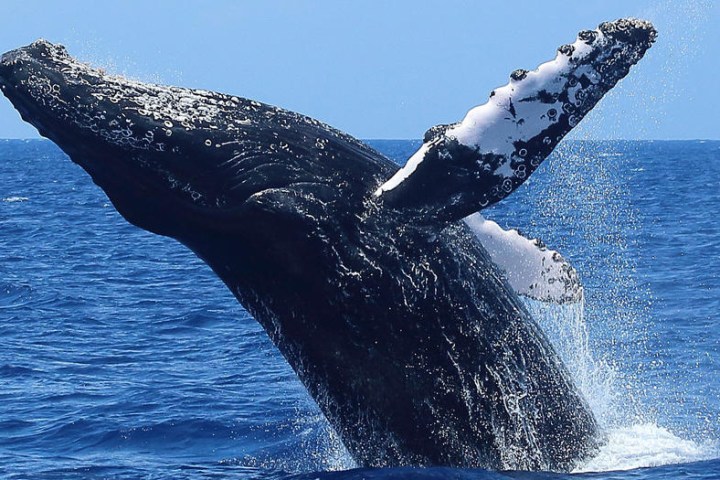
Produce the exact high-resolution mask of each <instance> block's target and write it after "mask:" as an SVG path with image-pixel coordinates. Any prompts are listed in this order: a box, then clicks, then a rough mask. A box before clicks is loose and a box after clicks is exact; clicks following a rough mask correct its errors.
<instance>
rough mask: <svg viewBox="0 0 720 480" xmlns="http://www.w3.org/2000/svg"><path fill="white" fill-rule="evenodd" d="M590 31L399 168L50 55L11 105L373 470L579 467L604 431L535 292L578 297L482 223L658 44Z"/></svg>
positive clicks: (300, 128)
mask: <svg viewBox="0 0 720 480" xmlns="http://www.w3.org/2000/svg"><path fill="white" fill-rule="evenodd" d="M655 35H656V33H655V30H654V29H653V27H652V25H650V24H649V23H647V22H645V21H641V20H634V19H621V20H617V21H614V22H607V23H603V24H601V25H600V26H599V27H598V28H597V29H595V30H587V31H583V32H581V33H580V34H579V36H578V38H577V39H576V40H575V41H574V42H573V43H571V44H568V45H564V46H562V47H560V48H559V50H558V52H557V54H556V57H555V58H554V59H553V60H551V61H549V62H547V63H544V64H542V65H540V67H538V68H537V69H536V70H534V71H526V70H517V71H515V72H513V73H512V75H511V77H510V81H509V83H508V84H507V85H506V86H504V87H501V88H498V89H497V90H495V91H494V92H492V94H491V95H490V99H489V100H488V102H487V103H486V104H484V105H481V106H479V107H476V108H473V109H472V110H470V111H469V112H468V113H467V115H466V116H465V118H464V119H463V120H462V121H460V122H457V123H455V124H451V125H439V126H437V127H433V128H431V129H430V130H428V132H427V133H426V134H425V137H424V143H423V144H422V146H421V147H420V148H419V150H418V151H417V152H416V153H415V154H414V155H413V156H412V157H410V158H409V160H408V161H407V163H406V165H405V166H404V167H402V168H399V167H398V166H396V165H395V164H394V163H393V162H391V161H390V160H388V159H387V158H385V157H384V156H383V155H381V154H380V153H378V152H377V151H375V150H373V149H372V148H370V147H368V146H366V145H365V144H363V143H362V142H360V141H358V140H356V139H354V138H352V137H351V136H349V135H346V134H344V133H342V132H340V131H338V130H335V129H333V128H331V127H329V126H327V125H324V124H322V123H321V122H319V121H317V120H314V119H312V118H309V117H306V116H303V115H300V114H297V113H293V112H290V111H287V110H283V109H281V108H277V107H274V106H271V105H267V104H263V103H261V102H257V101H254V100H250V99H245V98H241V97H236V96H232V95H225V94H221V93H215V92H209V91H203V90H191V89H186V88H179V87H169V86H161V85H154V84H147V83H142V82H138V81H133V80H129V79H126V78H122V77H118V76H112V75H109V74H106V73H105V72H104V71H102V70H99V69H95V68H93V67H91V66H89V65H86V64H83V63H81V62H79V61H77V60H75V59H74V58H72V57H71V56H70V55H69V54H68V53H67V51H66V50H65V48H64V47H62V46H60V45H54V44H51V43H49V42H47V41H44V40H39V41H36V42H35V43H33V44H31V45H29V46H26V47H23V48H20V49H17V50H14V51H11V52H8V53H6V54H4V55H3V56H2V58H1V59H0V88H1V89H2V92H3V93H4V95H5V96H6V97H7V98H8V99H9V100H10V101H11V102H12V103H13V105H14V106H15V107H16V109H17V110H18V111H19V112H20V114H21V116H22V117H23V119H24V120H26V121H28V122H30V123H31V124H33V125H34V126H35V127H36V128H37V129H38V131H39V132H40V134H41V135H43V136H45V137H47V138H49V139H51V140H52V141H53V142H55V143H56V144H57V145H58V146H59V147H60V148H61V149H62V150H64V151H65V152H66V153H67V155H68V156H69V157H70V158H71V159H72V161H74V162H75V163H77V164H78V165H80V166H81V167H82V168H83V169H84V170H85V171H87V173H88V174H89V175H91V177H92V179H93V181H94V182H95V183H96V184H97V185H98V186H99V187H100V188H102V189H103V190H104V191H105V192H106V194H107V196H108V197H109V199H110V200H111V201H112V203H113V205H114V206H115V207H116V208H117V210H118V211H119V212H120V213H121V214H122V215H123V216H124V217H125V218H126V219H127V220H128V221H129V222H131V223H132V224H134V225H137V226H138V227H140V228H144V229H146V230H149V231H151V232H154V233H157V234H160V235H164V236H168V237H171V238H173V239H175V240H177V241H179V242H181V243H182V244H184V245H185V246H187V247H188V248H190V249H191V250H192V251H193V252H195V253H196V254H197V255H198V256H199V257H200V258H202V259H203V260H204V261H205V262H206V263H207V264H208V265H209V266H210V267H211V268H212V269H213V271H214V272H215V273H216V274H217V275H218V276H219V277H220V278H221V279H222V281H223V282H224V283H225V284H226V285H227V287H228V288H229V289H230V290H231V292H232V293H233V294H234V295H235V297H236V298H237V299H238V300H239V302H240V303H241V304H242V305H243V306H244V307H245V308H246V309H247V310H248V311H249V312H250V313H251V314H252V316H253V317H254V318H255V320H257V321H258V322H259V323H260V324H261V325H262V327H263V328H264V329H265V331H266V332H267V334H268V335H269V337H270V338H271V339H272V341H273V342H274V344H275V345H276V346H277V348H278V350H279V351H280V352H281V353H282V355H283V356H284V357H285V359H286V360H287V361H288V363H289V364H290V365H291V366H292V368H293V369H294V371H295V372H296V373H297V376H298V377H299V379H300V380H301V381H302V383H303V384H304V385H305V387H306V388H307V390H308V392H309V393H310V395H311V396H312V397H313V398H314V399H315V401H316V402H317V404H318V405H319V407H320V408H321V410H322V412H323V413H324V415H325V416H326V417H327V419H328V420H329V422H330V423H331V424H332V426H333V427H334V428H335V430H336V431H337V433H338V434H339V436H340V438H341V439H342V441H343V443H344V444H345V446H346V447H347V449H348V451H349V452H350V453H351V455H352V456H353V457H354V459H355V460H356V461H357V462H358V464H360V465H363V466H407V465H414V466H425V465H449V466H456V467H482V468H490V469H532V470H556V471H567V470H570V469H572V468H573V467H574V465H576V463H577V462H578V461H580V460H582V459H583V458H586V457H588V456H589V455H592V454H593V452H595V451H596V449H597V448H598V445H599V444H600V443H601V442H602V432H601V431H600V430H599V428H598V425H597V422H596V420H595V418H594V417H593V414H592V412H591V411H590V409H589V407H588V405H587V403H586V402H585V400H584V399H583V398H582V395H581V394H580V393H579V391H578V390H577V388H576V387H575V385H574V384H573V382H572V379H571V378H570V376H569V374H568V372H567V370H566V368H565V367H564V365H563V364H562V362H561V361H560V359H559V357H558V355H557V354H556V353H555V351H554V350H553V348H552V346H551V344H550V343H549V341H548V340H547V339H546V337H545V335H544V334H543V332H542V331H541V329H540V328H539V326H538V324H537V323H536V322H535V321H534V320H533V318H531V316H530V314H529V313H528V311H527V310H526V308H525V307H524V306H523V303H522V301H521V300H520V298H519V295H528V296H533V297H534V298H538V299H540V300H545V301H559V302H564V301H574V300H577V298H578V297H579V296H581V295H582V287H581V285H580V283H579V280H578V276H577V274H576V272H575V271H574V270H573V269H572V267H570V266H569V264H568V263H567V262H566V261H565V260H564V259H563V258H562V257H561V256H560V255H559V254H558V253H557V252H554V251H552V250H549V249H547V248H546V247H544V246H543V245H542V244H540V243H539V242H536V241H531V240H527V239H524V238H523V237H521V236H520V235H519V234H518V233H517V232H515V231H509V232H508V231H504V230H503V229H501V228H500V227H499V226H497V224H494V223H493V222H491V221H490V220H486V219H484V218H483V217H482V216H480V214H479V213H477V212H479V211H480V210H482V209H483V208H485V207H487V206H489V205H492V204H493V203H495V202H498V201H500V200H502V199H503V198H505V197H506V196H507V195H508V194H510V193H511V192H512V191H513V190H515V189H516V188H517V187H518V186H519V185H521V184H522V183H523V182H524V181H525V180H526V179H527V178H528V177H529V175H530V174H531V173H532V172H533V171H534V170H535V169H536V168H537V167H538V166H539V165H540V163H541V162H542V161H543V160H544V159H545V158H546V157H547V156H548V155H549V154H550V153H551V152H552V150H553V149H554V148H555V146H556V145H557V144H558V142H560V141H561V140H562V138H563V137H564V136H565V135H566V134H567V133H568V132H569V131H570V130H571V129H572V128H573V127H574V126H575V125H577V123H578V122H579V121H580V120H581V119H582V118H583V117H584V116H585V115H586V114H587V113H588V112H589V111H590V109H591V108H593V106H594V105H595V104H596V103H597V102H598V101H599V100H600V98H601V97H602V96H603V95H604V94H605V93H606V92H607V91H608V90H609V89H611V88H612V87H613V86H614V85H615V84H616V83H617V82H618V81H619V80H620V79H621V78H623V77H625V76H626V75H627V73H628V72H629V69H630V67H631V66H632V65H634V64H635V63H636V62H638V61H639V60H640V58H641V57H642V56H643V55H644V53H645V51H646V50H647V49H648V48H649V47H650V46H651V44H652V43H653V41H654V39H655Z"/></svg>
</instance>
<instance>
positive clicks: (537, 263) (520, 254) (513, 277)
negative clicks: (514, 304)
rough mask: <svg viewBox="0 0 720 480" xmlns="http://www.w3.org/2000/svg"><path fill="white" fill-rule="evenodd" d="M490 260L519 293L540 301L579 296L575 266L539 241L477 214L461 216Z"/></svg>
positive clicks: (580, 294)
mask: <svg viewBox="0 0 720 480" xmlns="http://www.w3.org/2000/svg"><path fill="white" fill-rule="evenodd" d="M465 223H466V224H467V225H468V226H469V227H470V229H471V230H472V231H473V233H474V234H475V236H476V237H477V238H478V240H479V241H480V243H481V244H482V246H483V247H485V250H487V252H488V253H489V254H490V258H492V260H493V262H495V264H496V265H497V266H498V267H500V268H501V269H502V270H503V271H504V272H505V274H506V276H507V280H508V283H510V286H511V287H513V289H514V290H515V291H516V292H517V293H518V294H520V295H524V296H526V297H530V298H533V299H535V300H540V301H543V302H554V303H569V302H578V301H580V300H581V299H582V296H583V288H582V284H581V283H580V279H579V278H578V274H577V272H576V271H575V269H574V268H573V267H572V266H571V265H570V264H569V263H568V262H567V261H566V260H565V259H564V258H563V257H562V255H560V254H559V253H558V252H556V251H555V250H550V249H548V248H547V247H545V246H544V245H543V244H542V242H540V241H539V240H536V239H535V240H528V239H527V238H525V237H523V236H522V235H520V234H519V233H518V231H517V230H503V229H502V228H500V226H499V225H498V224H497V223H495V222H492V221H490V220H486V219H485V218H484V217H483V216H482V215H480V214H479V213H475V214H473V215H470V216H469V217H467V218H465Z"/></svg>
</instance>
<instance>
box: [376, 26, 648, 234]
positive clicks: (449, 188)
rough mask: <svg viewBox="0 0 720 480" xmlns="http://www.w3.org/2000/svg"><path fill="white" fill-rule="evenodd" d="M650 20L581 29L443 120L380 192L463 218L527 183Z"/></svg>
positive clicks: (415, 208)
mask: <svg viewBox="0 0 720 480" xmlns="http://www.w3.org/2000/svg"><path fill="white" fill-rule="evenodd" d="M655 36H656V32H655V30H654V29H653V27H652V25H650V24H649V23H648V22H645V21H641V20H633V19H622V20H617V21H615V22H607V23H603V24H601V25H600V26H599V27H598V29H597V30H586V31H583V32H580V34H579V35H578V38H577V40H576V41H575V43H572V44H569V45H564V46H562V47H560V48H559V49H558V54H557V56H556V58H555V59H554V60H552V61H550V62H547V63H544V64H542V65H540V67H538V69H537V70H535V71H532V72H528V71H526V70H516V71H515V72H513V73H512V75H511V76H510V83H508V84H507V85H505V86H504V87H502V88H498V89H497V90H495V91H494V92H492V93H491V94H490V99H489V101H488V102H487V103H486V104H484V105H482V106H479V107H476V108H473V109H472V110H470V111H469V112H468V113H467V115H466V116H465V118H464V119H463V120H462V121H461V122H459V123H456V124H454V125H439V126H437V127H433V128H431V129H430V130H429V131H428V132H427V133H426V134H425V143H424V144H423V145H422V146H421V147H420V149H419V150H418V151H417V152H416V153H415V154H414V155H413V156H412V157H410V159H409V160H408V161H407V164H406V165H405V166H404V167H403V168H402V169H400V170H399V171H398V172H397V173H396V174H395V175H394V176H393V177H391V178H390V179H389V180H387V181H386V182H385V183H384V184H383V185H381V186H380V187H379V188H378V189H377V191H376V192H375V196H376V198H379V199H380V200H381V201H382V202H383V204H384V205H386V206H389V207H392V208H396V209H399V210H403V211H405V212H408V213H412V212H415V213H416V215H415V216H416V217H417V219H418V221H421V222H422V221H424V222H426V223H436V222H447V221H455V220H460V219H462V218H464V217H466V216H468V215H470V214H471V213H474V212H476V211H478V210H480V209H482V208H485V207H487V206H488V205H491V204H493V203H495V202H497V201H499V200H501V199H502V198H504V197H505V196H507V195H508V194H509V193H510V192H512V191H513V190H514V189H515V188H517V187H518V186H519V185H520V184H522V183H523V182H524V181H525V180H526V179H527V178H528V177H529V176H530V174H531V173H532V172H533V171H534V170H535V169H536V168H537V167H538V165H540V163H541V162H542V161H543V160H544V159H545V158H546V157H547V156H548V155H549V154H550V153H551V152H552V150H553V149H554V148H555V146H556V145H557V144H558V142H560V140H562V138H563V137H564V136H565V135H566V134H567V133H568V132H569V131H570V130H571V129H572V128H573V127H575V125H577V124H578V122H579V121H580V120H581V119H582V118H583V117H584V116H585V115H586V114H587V113H588V112H589V111H590V110H591V109H592V108H593V107H594V106H595V104H596V103H597V102H598V101H599V100H600V99H601V98H602V96H603V95H604V94H605V93H606V92H607V91H608V90H610V89H611V88H612V87H613V86H615V84H616V83H617V82H618V81H619V80H620V79H622V78H623V77H624V76H625V75H627V73H628V72H629V70H630V67H631V66H632V65H634V64H635V63H637V62H638V61H639V60H640V58H642V56H643V54H644V53H645V51H646V50H647V49H648V48H649V47H650V46H651V44H652V43H653V42H654V40H655Z"/></svg>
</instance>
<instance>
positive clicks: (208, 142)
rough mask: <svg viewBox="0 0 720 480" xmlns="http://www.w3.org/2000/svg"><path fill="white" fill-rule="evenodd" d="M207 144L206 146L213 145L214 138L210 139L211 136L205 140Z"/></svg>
mask: <svg viewBox="0 0 720 480" xmlns="http://www.w3.org/2000/svg"><path fill="white" fill-rule="evenodd" d="M205 146H206V147H211V146H212V140H210V139H209V138H208V139H207V140H205Z"/></svg>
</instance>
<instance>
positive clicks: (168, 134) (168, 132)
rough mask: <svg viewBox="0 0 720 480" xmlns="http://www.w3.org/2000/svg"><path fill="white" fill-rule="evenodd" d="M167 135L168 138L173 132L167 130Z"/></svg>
mask: <svg viewBox="0 0 720 480" xmlns="http://www.w3.org/2000/svg"><path fill="white" fill-rule="evenodd" d="M165 135H167V136H168V137H169V136H171V135H172V130H170V129H169V128H168V129H167V130H165Z"/></svg>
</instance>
